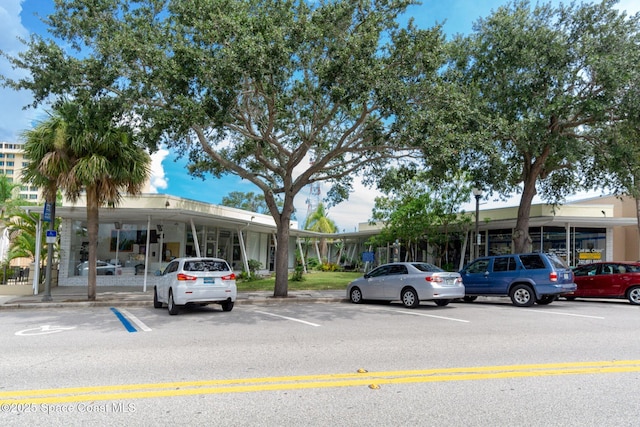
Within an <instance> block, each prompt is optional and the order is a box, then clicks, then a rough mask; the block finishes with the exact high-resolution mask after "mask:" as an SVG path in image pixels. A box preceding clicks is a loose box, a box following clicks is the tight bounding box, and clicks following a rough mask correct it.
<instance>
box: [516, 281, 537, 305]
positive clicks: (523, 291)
mask: <svg viewBox="0 0 640 427" xmlns="http://www.w3.org/2000/svg"><path fill="white" fill-rule="evenodd" d="M509 297H510V298H511V302H512V303H513V305H515V306H516V307H531V306H532V305H533V303H535V302H536V296H535V294H534V293H533V290H532V289H531V287H530V286H529V285H515V286H514V287H513V288H511V291H510V292H509Z"/></svg>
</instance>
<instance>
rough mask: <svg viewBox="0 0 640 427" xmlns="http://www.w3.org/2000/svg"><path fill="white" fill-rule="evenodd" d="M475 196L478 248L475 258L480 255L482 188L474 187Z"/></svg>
mask: <svg viewBox="0 0 640 427" xmlns="http://www.w3.org/2000/svg"><path fill="white" fill-rule="evenodd" d="M473 196H474V197H475V198H476V248H475V253H474V259H475V258H478V257H479V256H480V243H481V241H482V240H481V239H480V198H481V197H482V188H477V187H473Z"/></svg>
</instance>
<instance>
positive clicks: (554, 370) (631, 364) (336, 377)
mask: <svg viewBox="0 0 640 427" xmlns="http://www.w3.org/2000/svg"><path fill="white" fill-rule="evenodd" d="M622 372H640V360H618V361H603V362H575V363H547V364H526V365H503V366H479V367H463V368H440V369H426V370H412V371H387V372H365V373H346V374H329V375H297V376H286V377H264V378H239V379H228V380H202V381H181V382H168V383H150V384H121V385H108V386H89V387H69V388H57V389H41V390H15V391H3V392H0V399H2V400H0V404H7V403H13V404H42V403H49V404H51V403H69V402H86V401H101V400H124V399H143V398H153V397H169V396H190V395H202V394H220V393H248V392H257V391H276V390H300V389H311V388H329V387H356V386H366V385H371V384H376V385H381V384H410V383H429V382H447V381H471V380H488V379H504V378H523V377H541V376H558V375H594V374H611V373H622Z"/></svg>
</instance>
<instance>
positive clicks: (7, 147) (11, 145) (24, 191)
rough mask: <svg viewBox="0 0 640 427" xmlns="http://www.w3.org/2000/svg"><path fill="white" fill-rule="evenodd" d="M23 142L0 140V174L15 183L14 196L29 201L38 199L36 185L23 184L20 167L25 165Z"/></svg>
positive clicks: (38, 194)
mask: <svg viewBox="0 0 640 427" xmlns="http://www.w3.org/2000/svg"><path fill="white" fill-rule="evenodd" d="M23 148H24V144H20V143H16V142H0V174H2V175H4V176H6V177H7V178H8V179H9V181H10V182H12V183H14V184H17V185H18V187H17V188H16V190H15V191H16V196H17V197H19V198H21V199H24V200H29V201H31V202H38V201H40V192H39V190H38V187H35V186H33V185H28V184H23V183H22V180H21V177H22V169H23V168H24V167H25V166H26V163H27V161H26V159H25V158H24V152H23Z"/></svg>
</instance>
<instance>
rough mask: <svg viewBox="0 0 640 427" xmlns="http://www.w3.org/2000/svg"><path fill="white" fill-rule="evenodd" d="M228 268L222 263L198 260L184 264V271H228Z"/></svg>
mask: <svg viewBox="0 0 640 427" xmlns="http://www.w3.org/2000/svg"><path fill="white" fill-rule="evenodd" d="M228 270H229V266H228V265H227V263H226V262H224V261H214V260H207V259H199V260H194V261H187V262H185V263H184V271H228Z"/></svg>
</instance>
